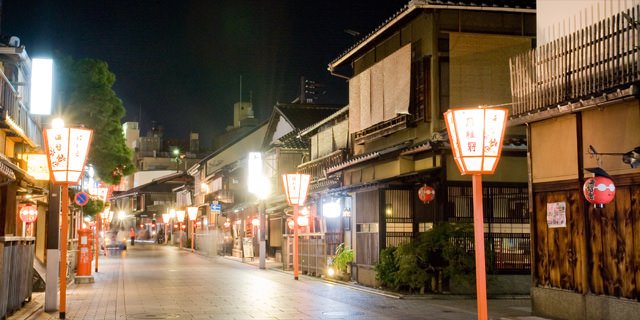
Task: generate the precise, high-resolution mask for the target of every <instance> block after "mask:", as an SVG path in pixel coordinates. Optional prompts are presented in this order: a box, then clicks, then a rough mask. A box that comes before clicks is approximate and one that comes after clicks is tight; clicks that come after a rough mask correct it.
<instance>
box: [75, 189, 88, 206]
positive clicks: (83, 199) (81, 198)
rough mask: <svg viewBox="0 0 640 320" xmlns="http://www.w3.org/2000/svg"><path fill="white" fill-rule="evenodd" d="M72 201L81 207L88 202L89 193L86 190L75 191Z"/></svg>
mask: <svg viewBox="0 0 640 320" xmlns="http://www.w3.org/2000/svg"><path fill="white" fill-rule="evenodd" d="M73 201H74V202H75V203H76V204H77V205H79V206H81V207H82V206H84V205H85V204H87V203H88V202H89V195H88V194H87V193H86V192H82V191H80V192H78V193H76V196H75V197H74V198H73Z"/></svg>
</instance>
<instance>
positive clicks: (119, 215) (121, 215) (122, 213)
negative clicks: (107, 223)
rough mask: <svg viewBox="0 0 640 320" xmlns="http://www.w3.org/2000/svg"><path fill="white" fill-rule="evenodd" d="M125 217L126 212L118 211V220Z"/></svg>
mask: <svg viewBox="0 0 640 320" xmlns="http://www.w3.org/2000/svg"><path fill="white" fill-rule="evenodd" d="M125 217H126V214H125V213H124V211H120V212H118V219H119V220H124V218H125Z"/></svg>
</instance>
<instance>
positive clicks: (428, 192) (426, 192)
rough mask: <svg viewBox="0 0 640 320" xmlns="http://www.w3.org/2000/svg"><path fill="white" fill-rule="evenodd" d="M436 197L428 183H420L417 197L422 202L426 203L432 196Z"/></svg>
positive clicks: (434, 191)
mask: <svg viewBox="0 0 640 320" xmlns="http://www.w3.org/2000/svg"><path fill="white" fill-rule="evenodd" d="M435 197H436V190H435V189H433V187H430V186H428V185H426V184H425V185H422V187H420V189H418V198H419V199H420V201H422V203H428V202H430V201H431V200H433V198H435Z"/></svg>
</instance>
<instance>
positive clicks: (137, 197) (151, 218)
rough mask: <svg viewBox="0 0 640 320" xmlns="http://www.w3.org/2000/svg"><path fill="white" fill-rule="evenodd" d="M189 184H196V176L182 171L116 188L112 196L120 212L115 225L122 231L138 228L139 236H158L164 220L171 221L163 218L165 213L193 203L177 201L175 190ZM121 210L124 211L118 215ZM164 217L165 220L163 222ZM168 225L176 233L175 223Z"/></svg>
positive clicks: (147, 238)
mask: <svg viewBox="0 0 640 320" xmlns="http://www.w3.org/2000/svg"><path fill="white" fill-rule="evenodd" d="M185 185H186V186H193V177H192V176H190V175H188V174H187V173H186V172H184V171H180V172H174V173H170V174H168V175H165V176H162V177H159V178H155V179H153V180H151V181H150V182H147V183H145V184H142V185H139V186H137V187H135V188H131V189H129V190H127V191H115V192H113V194H112V195H111V197H109V202H110V206H111V210H112V211H113V212H114V213H115V214H116V217H114V219H113V223H112V227H114V228H116V229H117V230H120V231H128V230H129V229H130V228H134V230H135V232H136V237H137V238H138V239H142V240H156V235H157V232H158V231H159V230H160V229H162V230H163V231H162V232H164V230H165V225H164V224H165V223H167V221H163V220H162V214H163V213H166V212H167V211H168V210H170V209H173V208H175V209H178V210H185V206H187V205H189V204H190V203H189V204H185V203H184V202H182V203H180V205H181V207H177V204H176V195H175V192H176V191H182V190H183V189H184V186H185ZM174 190H175V191H174ZM121 212H122V215H121V216H118V215H120V213H121ZM185 220H186V219H185ZM161 221H162V223H163V224H160V222H161ZM176 223H178V222H176ZM167 229H168V230H169V232H170V233H171V234H173V231H174V228H173V227H172V226H169V228H167ZM189 230H190V229H189Z"/></svg>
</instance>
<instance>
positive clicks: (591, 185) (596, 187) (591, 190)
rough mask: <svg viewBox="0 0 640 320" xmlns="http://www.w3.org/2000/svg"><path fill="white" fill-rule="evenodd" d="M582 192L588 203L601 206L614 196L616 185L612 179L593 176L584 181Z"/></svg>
mask: <svg viewBox="0 0 640 320" xmlns="http://www.w3.org/2000/svg"><path fill="white" fill-rule="evenodd" d="M582 193H584V197H585V198H586V199H587V201H589V203H593V206H594V207H596V208H597V207H600V208H602V207H603V206H604V205H605V204H607V203H609V202H611V201H612V200H613V198H614V197H615V195H616V186H615V185H614V184H613V180H611V179H609V178H607V177H603V176H595V177H593V178H589V179H587V180H586V181H585V182H584V186H583V187H582Z"/></svg>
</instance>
